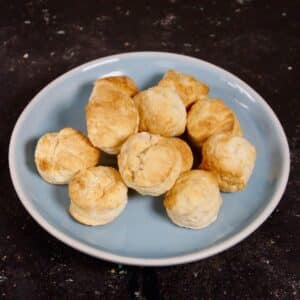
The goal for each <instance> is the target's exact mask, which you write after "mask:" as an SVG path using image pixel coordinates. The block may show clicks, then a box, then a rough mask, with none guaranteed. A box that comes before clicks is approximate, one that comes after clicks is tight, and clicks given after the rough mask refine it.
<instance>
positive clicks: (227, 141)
mask: <svg viewBox="0 0 300 300" xmlns="http://www.w3.org/2000/svg"><path fill="white" fill-rule="evenodd" d="M255 160H256V150H255V147H254V146H253V145H252V144H251V143H250V142H249V141H247V140H246V139H245V138H243V137H239V136H231V135H230V134H226V133H220V134H216V135H213V136H211V137H210V138H209V139H208V140H207V141H206V142H205V143H204V145H203V147H202V162H201V165H200V168H201V169H204V170H208V171H211V172H213V173H214V174H215V175H216V176H217V178H218V182H219V187H220V190H221V191H223V192H236V191H239V190H242V189H243V188H244V187H245V186H246V184H247V182H248V180H249V178H250V176H251V174H252V171H253V168H254V164H255Z"/></svg>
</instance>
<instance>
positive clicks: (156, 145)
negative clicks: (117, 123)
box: [118, 132, 181, 196]
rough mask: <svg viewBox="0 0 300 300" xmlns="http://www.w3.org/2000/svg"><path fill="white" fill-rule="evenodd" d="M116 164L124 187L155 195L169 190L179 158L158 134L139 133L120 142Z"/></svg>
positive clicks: (175, 151) (173, 149) (177, 172)
mask: <svg viewBox="0 0 300 300" xmlns="http://www.w3.org/2000/svg"><path fill="white" fill-rule="evenodd" d="M118 166H119V171H120V174H121V176H122V178H123V180H124V182H125V183H126V185H127V186H128V187H130V188H132V189H134V190H136V191H137V192H139V193H140V194H142V195H152V196H159V195H161V194H163V193H165V192H166V191H167V190H169V189H170V188H171V187H172V185H173V184H174V183H175V180H176V179H177V177H178V176H179V174H180V172H181V157H180V153H179V152H178V150H177V149H176V148H175V147H173V146H172V145H171V144H169V143H166V142H165V141H164V138H162V137H161V136H159V135H153V134H150V133H147V132H140V133H137V134H135V135H132V136H131V137H130V138H129V139H128V140H127V141H126V142H125V143H124V144H123V145H122V147H121V151H120V154H119V155H118Z"/></svg>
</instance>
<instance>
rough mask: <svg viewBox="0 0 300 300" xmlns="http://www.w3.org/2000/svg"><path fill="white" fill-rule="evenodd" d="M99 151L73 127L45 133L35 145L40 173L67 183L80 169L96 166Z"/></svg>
mask: <svg viewBox="0 0 300 300" xmlns="http://www.w3.org/2000/svg"><path fill="white" fill-rule="evenodd" d="M99 158H100V151H99V150H98V149H96V148H94V147H93V145H92V144H91V143H90V141H89V140H88V139H87V138H86V137H85V136H84V135H83V134H82V133H81V132H79V131H77V130H75V129H73V128H64V129H62V130H60V131H59V132H50V133H47V134H45V135H43V136H42V137H41V138H40V139H39V141H38V143H37V146H36V149H35V164H36V167H37V169H38V172H39V174H40V175H41V176H42V178H43V179H44V180H46V181H48V182H49V183H54V184H65V183H68V182H69V180H70V179H71V178H72V176H73V175H74V174H75V173H76V172H78V171H79V170H81V169H85V168H89V167H93V166H95V165H96V164H97V163H98V162H99Z"/></svg>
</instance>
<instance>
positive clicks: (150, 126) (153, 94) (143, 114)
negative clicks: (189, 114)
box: [134, 86, 186, 137]
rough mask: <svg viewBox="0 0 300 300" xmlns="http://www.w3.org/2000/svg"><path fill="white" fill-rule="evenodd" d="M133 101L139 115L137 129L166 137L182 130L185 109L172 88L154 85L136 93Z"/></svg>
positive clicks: (180, 132)
mask: <svg viewBox="0 0 300 300" xmlns="http://www.w3.org/2000/svg"><path fill="white" fill-rule="evenodd" d="M134 102H135V104H136V106H137V108H138V111H139V115H140V125H139V131H148V132H150V133H153V134H159V135H162V136H166V137H169V136H177V135H181V134H182V133H183V132H184V130H185V126H186V110H185V107H184V105H183V103H182V101H181V99H180V97H179V95H178V94H177V92H176V91H175V90H174V89H171V88H168V87H161V86H155V87H152V88H149V89H147V90H145V91H142V92H140V93H138V94H137V95H136V96H135V97H134Z"/></svg>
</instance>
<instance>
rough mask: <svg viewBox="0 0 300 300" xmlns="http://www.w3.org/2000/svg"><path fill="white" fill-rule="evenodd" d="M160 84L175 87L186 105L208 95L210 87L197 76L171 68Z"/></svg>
mask: <svg viewBox="0 0 300 300" xmlns="http://www.w3.org/2000/svg"><path fill="white" fill-rule="evenodd" d="M158 85H159V86H164V87H171V88H174V89H175V90H176V91H177V93H178V94H179V96H180V97H181V99H182V101H183V103H184V105H185V106H186V107H188V106H190V105H191V104H193V103H194V102H196V101H198V100H201V99H203V98H204V97H206V96H207V94H208V92H209V88H208V86H207V85H205V84H204V83H203V82H201V81H199V80H197V79H196V78H195V77H193V76H190V75H187V74H183V73H180V72H177V71H174V70H169V71H167V72H166V74H165V75H164V77H163V79H162V80H161V81H160V82H159V84H158Z"/></svg>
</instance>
